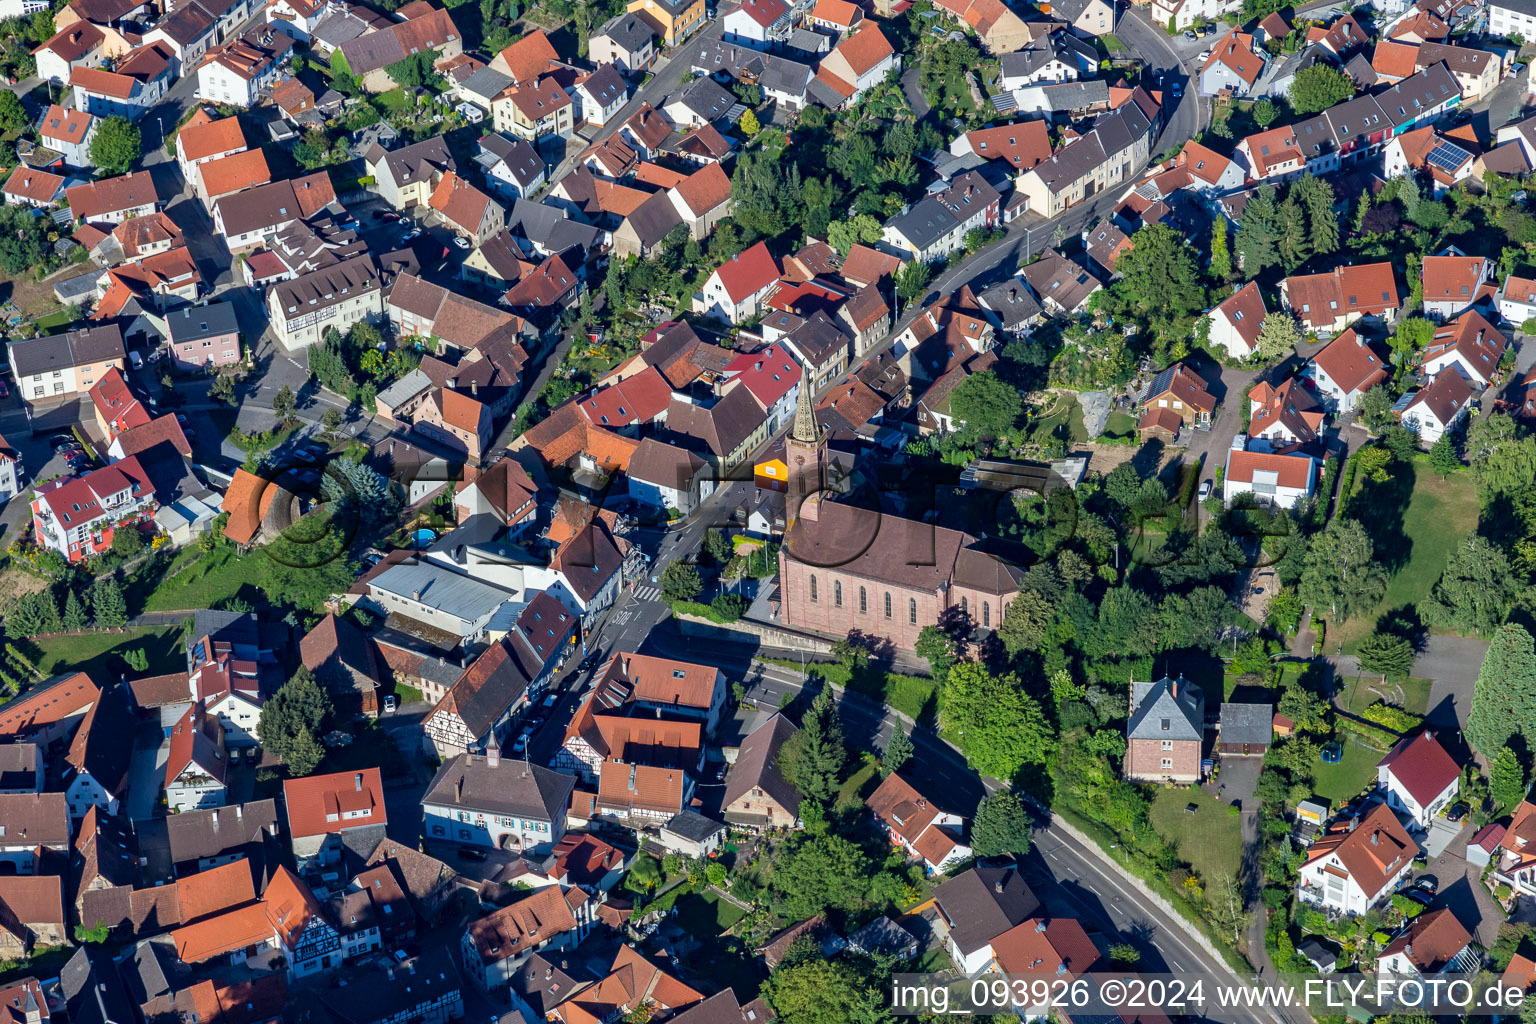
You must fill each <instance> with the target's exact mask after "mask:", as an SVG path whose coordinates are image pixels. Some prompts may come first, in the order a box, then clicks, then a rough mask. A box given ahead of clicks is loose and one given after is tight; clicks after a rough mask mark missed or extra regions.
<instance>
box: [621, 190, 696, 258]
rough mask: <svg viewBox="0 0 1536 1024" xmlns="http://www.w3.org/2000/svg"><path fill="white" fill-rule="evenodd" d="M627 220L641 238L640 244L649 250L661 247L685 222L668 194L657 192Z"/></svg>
mask: <svg viewBox="0 0 1536 1024" xmlns="http://www.w3.org/2000/svg"><path fill="white" fill-rule="evenodd" d="M625 219H626V220H628V221H629V225H630V227H632V228H634V230H635V234H636V235H637V236H639V238H640V244H641V245H643V246H644V247H645V248H647V249H650V248H652V247H653V246H657V245H660V244H661V240H662V239H663V238H666V237H667V233H668V232H670V231H671V230H672V229H673V228H675V227H677V226H678V225H679V224H681V223H682V222H683V218H682V215H681V214H679V213H678V212H677V206H676V205H675V204H673V202H672V198H671V196H669V195H668V194H667V193H666V192H657V193H656V194H655V195H653V196H651V198H649V199H647V200H646V201H645V202H643V203H641V204H640V205H639V206H637V207H635V208H634V210H632V211H631V212H630V214H629V216H628V217H627V218H625Z"/></svg>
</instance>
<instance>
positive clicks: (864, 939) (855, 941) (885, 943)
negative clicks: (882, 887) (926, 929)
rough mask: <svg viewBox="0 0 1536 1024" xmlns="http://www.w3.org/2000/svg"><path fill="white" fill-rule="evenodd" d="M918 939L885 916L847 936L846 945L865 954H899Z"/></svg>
mask: <svg viewBox="0 0 1536 1024" xmlns="http://www.w3.org/2000/svg"><path fill="white" fill-rule="evenodd" d="M917 941H918V938H917V936H916V935H913V934H912V933H911V932H909V931H907V930H906V929H905V928H903V927H902V926H901V925H899V924H897V923H896V922H895V921H892V920H891V919H890V918H888V917H886V916H885V915H883V914H882V915H881V916H879V917H877V918H875V919H874V920H873V921H871V922H869V924H867V925H865V926H864V927H863V928H860V929H859V930H858V931H856V932H854V933H853V934H852V935H850V936H848V945H850V946H852V947H853V948H854V949H856V950H860V951H862V952H865V953H869V954H874V953H900V952H901V951H902V950H904V949H906V948H908V947H909V946H911V945H912V944H913V943H915V942H917Z"/></svg>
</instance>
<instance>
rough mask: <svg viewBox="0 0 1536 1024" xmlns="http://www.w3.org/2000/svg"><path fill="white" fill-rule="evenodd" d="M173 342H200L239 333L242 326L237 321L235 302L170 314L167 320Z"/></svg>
mask: <svg viewBox="0 0 1536 1024" xmlns="http://www.w3.org/2000/svg"><path fill="white" fill-rule="evenodd" d="M165 323H166V329H167V330H168V331H169V332H170V335H171V341H173V342H183V341H198V340H200V339H203V338H214V337H217V336H219V335H221V334H231V333H237V332H238V331H239V330H240V324H239V322H238V321H237V320H236V319H235V304H234V303H233V302H210V303H208V305H206V306H187V307H185V308H183V309H178V310H176V311H175V312H174V313H170V314H168V315H167V316H166V318H165Z"/></svg>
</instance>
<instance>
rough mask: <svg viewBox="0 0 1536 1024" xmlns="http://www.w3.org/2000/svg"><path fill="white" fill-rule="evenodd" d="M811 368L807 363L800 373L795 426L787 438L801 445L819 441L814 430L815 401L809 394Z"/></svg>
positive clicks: (818, 433)
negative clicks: (813, 404) (813, 403)
mask: <svg viewBox="0 0 1536 1024" xmlns="http://www.w3.org/2000/svg"><path fill="white" fill-rule="evenodd" d="M813 390H814V389H813V388H812V386H811V367H810V364H809V363H807V364H806V365H805V366H804V367H803V368H802V369H801V371H800V396H799V398H798V400H797V401H796V402H795V426H794V429H792V430H791V431H790V432H789V436H790V437H792V438H794V439H795V440H796V441H800V442H801V443H803V444H817V443H819V442H820V441H821V431H819V430H817V429H816V412H815V409H814V407H813V406H812V402H814V401H815V399H814V397H813V396H812V394H811V392H812V391H813Z"/></svg>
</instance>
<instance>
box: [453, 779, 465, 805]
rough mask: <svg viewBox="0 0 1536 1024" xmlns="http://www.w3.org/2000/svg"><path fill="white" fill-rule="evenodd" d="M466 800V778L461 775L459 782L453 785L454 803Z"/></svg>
mask: <svg viewBox="0 0 1536 1024" xmlns="http://www.w3.org/2000/svg"><path fill="white" fill-rule="evenodd" d="M463 799H464V776H463V775H462V774H461V775H460V776H459V778H458V781H457V782H455V783H454V784H453V802H454V803H459V802H460V801H462V800H463Z"/></svg>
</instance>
